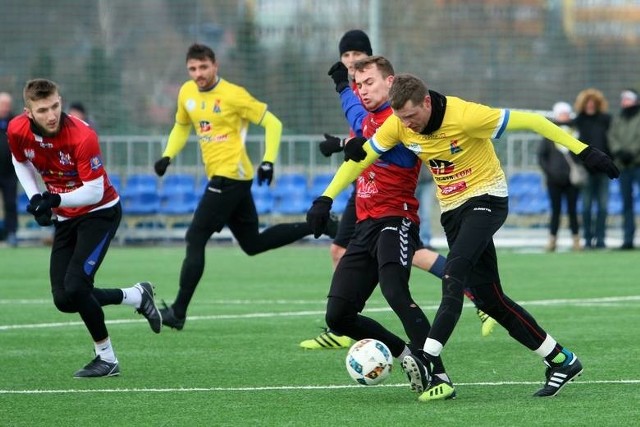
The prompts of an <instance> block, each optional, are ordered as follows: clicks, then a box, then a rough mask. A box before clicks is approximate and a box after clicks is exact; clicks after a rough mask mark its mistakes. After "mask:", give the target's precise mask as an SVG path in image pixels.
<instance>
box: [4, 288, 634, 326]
mask: <svg viewBox="0 0 640 427" xmlns="http://www.w3.org/2000/svg"><path fill="white" fill-rule="evenodd" d="M636 301H640V295H631V296H623V297H602V298H576V299H553V300H534V301H520V304H522V305H523V306H534V305H537V306H555V305H598V306H603V305H611V304H618V305H619V304H620V303H626V302H636ZM253 303H254V304H256V302H255V301H253ZM421 307H422V308H423V309H426V310H437V309H438V305H421ZM466 307H467V308H471V307H472V305H471V304H466ZM388 311H391V309H390V308H389V307H378V308H375V307H367V308H366V309H365V312H370V313H373V312H378V313H379V312H388ZM324 314H325V312H324V310H305V311H291V312H281V313H277V312H267V313H247V314H214V315H207V316H189V322H192V321H198V320H228V319H255V318H276V317H299V316H322V315H324ZM145 321H146V320H144V319H117V320H107V321H106V324H107V325H116V324H129V323H139V322H145ZM64 326H84V323H83V322H80V321H70V322H51V323H35V324H15V325H0V331H7V330H15V329H38V328H58V327H64Z"/></svg>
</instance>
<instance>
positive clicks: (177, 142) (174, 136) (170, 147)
mask: <svg viewBox="0 0 640 427" xmlns="http://www.w3.org/2000/svg"><path fill="white" fill-rule="evenodd" d="M189 133H191V125H182V124H180V123H176V124H175V125H173V129H171V133H170V134H169V140H168V141H167V146H166V147H165V149H164V152H163V153H162V157H169V158H171V159H173V158H174V157H175V156H177V155H178V153H179V152H180V151H182V149H183V148H184V146H185V145H186V144H187V140H188V139H189Z"/></svg>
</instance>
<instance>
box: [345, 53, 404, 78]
mask: <svg viewBox="0 0 640 427" xmlns="http://www.w3.org/2000/svg"><path fill="white" fill-rule="evenodd" d="M369 65H375V66H376V67H377V68H378V70H380V74H382V77H383V78H385V79H386V78H387V77H389V76H393V75H394V74H395V71H394V70H393V65H391V62H389V60H388V59H387V58H385V57H383V56H367V57H366V58H363V59H360V60H359V61H356V63H355V64H353V67H354V68H355V70H356V71H364V69H365V68H367V67H368V66H369Z"/></svg>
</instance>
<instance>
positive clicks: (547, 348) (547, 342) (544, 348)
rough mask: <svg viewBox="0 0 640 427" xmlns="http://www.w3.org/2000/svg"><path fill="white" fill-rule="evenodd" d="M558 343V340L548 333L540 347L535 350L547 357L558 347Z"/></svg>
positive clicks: (539, 354)
mask: <svg viewBox="0 0 640 427" xmlns="http://www.w3.org/2000/svg"><path fill="white" fill-rule="evenodd" d="M556 344H557V342H556V340H554V339H553V337H552V336H551V335H549V334H547V336H546V337H545V339H544V341H543V342H542V344H540V347H538V348H537V349H535V350H534V351H535V352H536V354H537V355H538V356H541V357H547V356H548V355H549V354H551V352H552V351H553V349H554V348H555V347H556Z"/></svg>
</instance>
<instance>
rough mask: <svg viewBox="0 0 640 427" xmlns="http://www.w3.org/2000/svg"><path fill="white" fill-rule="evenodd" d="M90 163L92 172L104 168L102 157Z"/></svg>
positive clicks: (93, 159)
mask: <svg viewBox="0 0 640 427" xmlns="http://www.w3.org/2000/svg"><path fill="white" fill-rule="evenodd" d="M89 163H90V164H91V169H92V170H96V169H100V168H101V167H102V159H101V158H100V156H94V157H92V158H91V160H89Z"/></svg>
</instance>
